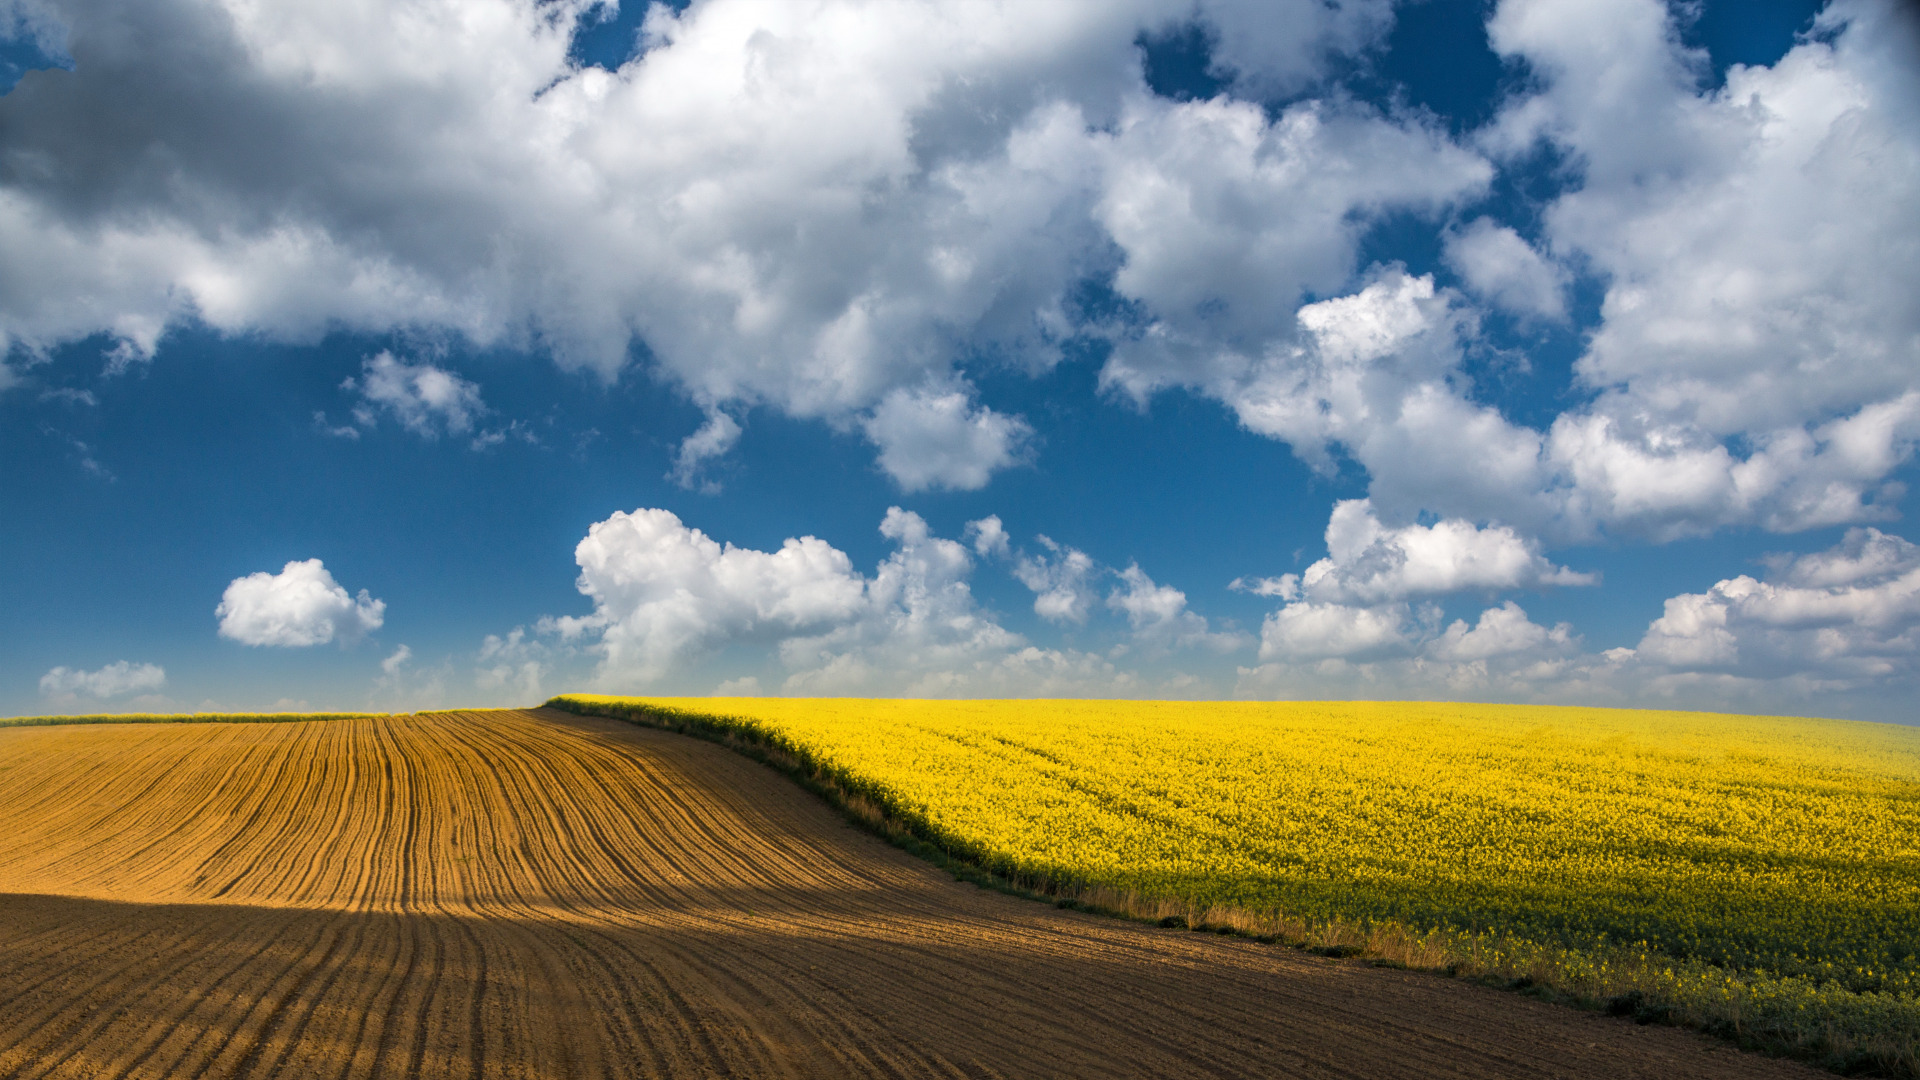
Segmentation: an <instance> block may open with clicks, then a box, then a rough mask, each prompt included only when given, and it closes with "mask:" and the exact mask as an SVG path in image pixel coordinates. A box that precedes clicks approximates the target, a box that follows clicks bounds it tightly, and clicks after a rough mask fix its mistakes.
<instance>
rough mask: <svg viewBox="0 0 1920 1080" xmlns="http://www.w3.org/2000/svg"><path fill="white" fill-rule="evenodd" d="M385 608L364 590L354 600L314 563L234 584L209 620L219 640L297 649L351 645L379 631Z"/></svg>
mask: <svg viewBox="0 0 1920 1080" xmlns="http://www.w3.org/2000/svg"><path fill="white" fill-rule="evenodd" d="M386 610H387V605H386V602H385V601H383V600H375V599H374V598H373V597H371V596H369V595H368V593H367V590H365V589H361V590H360V594H359V596H358V597H355V596H350V595H348V593H347V590H346V589H344V588H342V587H341V586H340V585H339V583H338V582H336V581H334V580H333V575H332V574H330V573H328V572H327V568H326V567H325V566H324V565H323V564H322V563H321V562H320V560H319V559H307V560H306V561H304V562H300V561H295V562H289V563H288V564H287V565H286V567H285V568H284V569H282V570H281V571H280V572H279V573H278V574H269V573H267V572H266V571H264V570H262V571H259V572H257V573H252V574H248V575H247V576H246V577H242V578H235V579H234V580H233V583H232V584H230V585H228V586H227V590H226V592H225V593H224V594H223V595H222V596H221V598H220V605H219V607H217V608H215V609H214V615H215V617H217V618H218V619H219V620H220V636H221V637H224V638H228V639H230V640H233V641H237V642H240V643H241V644H243V645H281V646H289V647H301V646H308V645H324V644H326V643H327V642H329V641H333V640H335V639H336V638H337V639H338V640H339V641H340V642H341V644H343V645H345V644H351V643H353V642H355V641H357V640H359V639H360V638H361V637H362V636H364V635H366V634H369V633H371V632H373V631H375V630H378V629H380V626H381V623H382V622H384V621H385V618H386Z"/></svg>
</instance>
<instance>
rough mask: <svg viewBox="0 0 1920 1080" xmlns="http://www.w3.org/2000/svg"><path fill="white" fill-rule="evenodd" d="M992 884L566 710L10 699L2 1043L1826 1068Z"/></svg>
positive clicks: (1, 845) (621, 1066) (200, 1069)
mask: <svg viewBox="0 0 1920 1080" xmlns="http://www.w3.org/2000/svg"><path fill="white" fill-rule="evenodd" d="M1819 1075H1822V1074H1819V1073H1816V1072H1814V1071H1813V1070H1811V1069H1808V1068H1806V1067H1804V1066H1799V1065H1794V1064H1790V1063H1786V1062H1779V1061H1773V1060H1769V1059H1765V1058H1760V1057H1755V1056H1752V1055H1748V1054H1742V1053H1739V1052H1737V1051H1734V1050H1731V1049H1728V1048H1726V1047H1724V1046H1722V1045H1719V1044H1716V1043H1713V1042H1711V1041H1709V1040H1706V1039H1704V1038H1701V1037H1699V1036H1695V1035H1692V1034H1689V1033H1686V1032H1682V1031H1677V1030H1672V1029H1665V1028H1657V1027H1654V1028H1648V1027H1635V1026H1634V1025H1632V1024H1631V1023H1628V1022H1626V1021H1623V1020H1613V1019H1608V1018H1604V1017H1600V1016H1596V1015H1592V1014H1587V1013H1582V1012H1578V1011H1575V1010H1572V1009H1566V1008H1560V1007H1555V1006H1550V1005H1545V1004H1542V1003H1539V1002H1535V1001H1532V1000H1529V999H1527V998H1524V997H1521V996H1519V995H1515V994H1507V993H1502V992H1499V991H1495V990H1490V989H1486V988H1482V987H1476V986H1471V985H1466V984H1463V983H1459V982H1454V981H1450V980H1447V979H1444V978H1440V977H1436V976H1432V975H1423V974H1416V973H1407V972H1397V971H1390V970H1383V969H1376V968H1369V967H1367V966H1365V965H1363V964H1360V963H1358V962H1355V961H1340V960H1327V959H1322V958H1318V957H1314V956H1309V955H1306V954H1302V953H1297V952H1293V951H1290V950H1287V949H1283V948H1277V947H1274V946H1268V945H1261V944H1258V943H1255V942H1252V941H1245V940H1235V939H1228V938H1219V937H1215V936H1212V935H1206V934H1195V933H1189V932H1185V931H1180V930H1162V929H1157V928H1152V927H1147V926H1142V925H1138V924H1132V923H1123V922H1118V921H1115V920H1111V919H1104V918H1100V917H1096V916H1091V915H1084V914H1079V913H1075V912H1071V911H1058V910H1055V909H1053V908H1050V907H1047V906H1045V905H1041V904H1036V903H1032V902H1029V901H1024V900H1018V899H1014V898H1011V897H1007V896H1004V895H1001V894H998V893H994V892H990V891H983V890H981V889H978V888H976V887H974V886H972V885H967V884H962V883H959V882H956V881H954V880H952V879H951V878H950V877H949V876H948V875H946V874H944V873H942V872H940V871H938V870H936V869H934V868H933V867H931V866H928V865H927V864H925V863H922V862H919V861H917V860H915V859H913V858H911V857H909V856H907V855H905V854H904V853H902V852H900V851H898V850H897V849H895V848H892V847H890V846H888V845H887V844H885V843H883V842H881V841H879V840H878V839H876V838H874V837H872V836H870V835H868V834H866V833H864V832H860V831H858V830H855V829H853V828H851V827H850V826H848V825H847V824H846V823H845V822H844V821H842V820H841V819H840V818H839V817H837V816H836V815H835V814H834V813H833V812H832V811H830V810H828V809H827V808H826V807H825V806H824V805H823V804H821V803H820V802H819V801H818V800H816V799H814V798H813V797H811V796H809V795H807V794H805V793H804V792H802V791H801V790H800V789H799V788H797V787H795V786H794V785H793V784H792V783H791V782H789V781H788V780H786V779H784V778H783V777H781V776H779V775H778V774H776V773H774V772H772V771H771V770H769V769H767V768H765V767H763V766H760V765H756V764H754V763H752V762H750V761H747V760H745V759H743V758H740V757H738V756H736V755H734V754H732V753H731V752H729V751H727V750H725V749H722V748H720V747H718V746H714V745H712V744H709V743H704V742H700V741H697V740H694V739H690V738H686V737H683V736H678V735H671V734H665V733H661V732H655V731H649V730H645V729H640V728H634V727H630V726H627V725H624V724H620V723H617V722H614V721H601V720H592V719H582V718H578V717H573V716H568V715H566V714H562V713H553V712H545V711H538V712H530V713H528V712H515V713H467V714H452V715H444V716H433V717H393V718H382V719H366V720H334V721H328V722H314V723H288V724H246V725H222V724H190V725H174V726H154V727H65V728H61V727H55V728H35V729H25V730H10V731H0V1076H4V1077H21V1078H26V1077H35V1078H37V1077H86V1078H90V1080H91V1078H102V1077H121V1076H140V1077H149V1076H151V1077H160V1076H172V1077H203V1076H204V1077H228V1076H247V1077H284V1078H289V1080H293V1078H307V1077H327V1078H333V1077H382V1078H410V1077H456V1076H457V1077H474V1076H484V1077H495V1076H498V1077H599V1076H672V1077H698V1076H742V1077H755V1078H759V1077H769V1078H771V1077H788V1076H817V1077H847V1076H861V1077H864V1076H913V1077H921V1076H926V1077H973V1076H978V1077H1049V1078H1051V1077H1122V1076H1140V1077H1174V1076H1222V1077H1225V1076H1232V1077H1251V1076H1289V1077H1294V1076H1297V1077H1323V1076H1324V1077H1336V1076H1338V1077H1427V1076H1432V1077H1440V1076H1456V1077H1518V1076H1527V1077H1596V1078H1604V1080H1625V1078H1628V1077H1735V1076H1743V1077H1744V1076H1757V1077H1803V1078H1805V1077H1813V1076H1819Z"/></svg>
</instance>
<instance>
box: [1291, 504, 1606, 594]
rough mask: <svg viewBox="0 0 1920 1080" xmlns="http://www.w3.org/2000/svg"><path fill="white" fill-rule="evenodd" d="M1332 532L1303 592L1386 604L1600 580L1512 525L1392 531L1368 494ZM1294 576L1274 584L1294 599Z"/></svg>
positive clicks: (1343, 512) (1339, 509) (1453, 524)
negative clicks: (1557, 558)
mask: <svg viewBox="0 0 1920 1080" xmlns="http://www.w3.org/2000/svg"><path fill="white" fill-rule="evenodd" d="M1326 537H1327V551H1328V555H1327V557H1326V558H1324V559H1321V560H1320V561H1318V562H1316V563H1314V564H1313V565H1312V566H1309V567H1308V568H1307V570H1306V572H1305V573H1304V574H1302V575H1300V578H1299V583H1298V586H1297V588H1298V591H1299V593H1300V594H1301V595H1303V596H1306V597H1310V598H1312V599H1316V600H1321V601H1338V602H1343V603H1350V602H1360V603H1378V602H1381V601H1391V600H1401V599H1405V598H1407V597H1412V596H1435V595H1440V594H1444V593H1453V592H1461V591H1464V590H1469V589H1487V590H1501V589H1518V588H1531V587H1538V586H1544V585H1592V584H1594V583H1596V582H1597V581H1598V580H1599V579H1598V578H1597V577H1596V576H1595V575H1592V574H1581V573H1576V572H1574V571H1572V570H1569V569H1567V568H1566V567H1564V566H1555V565H1554V564H1553V563H1551V562H1549V561H1548V560H1547V559H1546V557H1545V556H1543V555H1541V554H1540V552H1539V550H1538V548H1537V546H1536V545H1535V544H1534V543H1532V542H1530V541H1528V540H1526V539H1524V538H1522V537H1521V536H1520V535H1519V534H1518V533H1516V532H1514V531H1513V530H1512V529H1510V528H1508V527H1506V526H1503V525H1494V526H1485V527H1481V526H1476V525H1474V524H1473V523H1472V522H1468V521H1459V520H1452V521H1439V522H1435V523H1434V524H1432V525H1418V524H1415V525H1404V526H1400V527H1398V528H1390V527H1388V526H1385V525H1382V524H1381V523H1380V519H1379V518H1378V517H1377V516H1375V514H1374V512H1373V505H1372V503H1371V502H1369V501H1368V500H1366V499H1348V500H1344V501H1341V502H1339V503H1336V504H1335V505H1334V508H1333V513H1332V515H1331V516H1330V517H1329V520H1328V522H1327V533H1326ZM1290 576H1291V575H1288V576H1286V577H1282V578H1280V579H1279V580H1278V581H1277V582H1275V583H1272V585H1273V588H1274V591H1276V592H1278V593H1279V594H1280V595H1282V596H1287V595H1288V594H1287V592H1286V591H1285V590H1286V589H1287V588H1288V578H1289V577H1290ZM1263 584H1267V583H1263Z"/></svg>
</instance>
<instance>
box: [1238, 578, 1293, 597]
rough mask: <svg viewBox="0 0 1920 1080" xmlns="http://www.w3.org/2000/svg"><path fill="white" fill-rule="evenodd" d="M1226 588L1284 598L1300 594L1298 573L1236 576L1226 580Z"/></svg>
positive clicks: (1256, 594)
mask: <svg viewBox="0 0 1920 1080" xmlns="http://www.w3.org/2000/svg"><path fill="white" fill-rule="evenodd" d="M1227 588H1228V589H1230V590H1232V591H1233V592H1243V593H1252V594H1253V595H1255V596H1277V597H1279V598H1281V599H1282V600H1286V599H1291V598H1292V597H1296V596H1299V595H1300V575H1299V574H1281V575H1280V576H1279V577H1237V578H1234V579H1233V580H1232V581H1229V582H1227Z"/></svg>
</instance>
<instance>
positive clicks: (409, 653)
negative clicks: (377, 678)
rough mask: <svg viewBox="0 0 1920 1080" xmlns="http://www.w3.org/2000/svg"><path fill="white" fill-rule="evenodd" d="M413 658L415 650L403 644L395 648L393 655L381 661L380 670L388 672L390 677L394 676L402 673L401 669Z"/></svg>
mask: <svg viewBox="0 0 1920 1080" xmlns="http://www.w3.org/2000/svg"><path fill="white" fill-rule="evenodd" d="M411 659H413V650H412V649H410V648H408V647H407V646H405V645H402V646H400V647H399V648H397V649H395V650H393V655H391V656H389V657H387V658H386V659H385V660H382V661H380V670H381V671H384V672H386V673H387V677H388V678H393V677H395V676H398V675H399V674H400V669H401V668H403V667H406V666H407V661H409V660H411Z"/></svg>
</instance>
